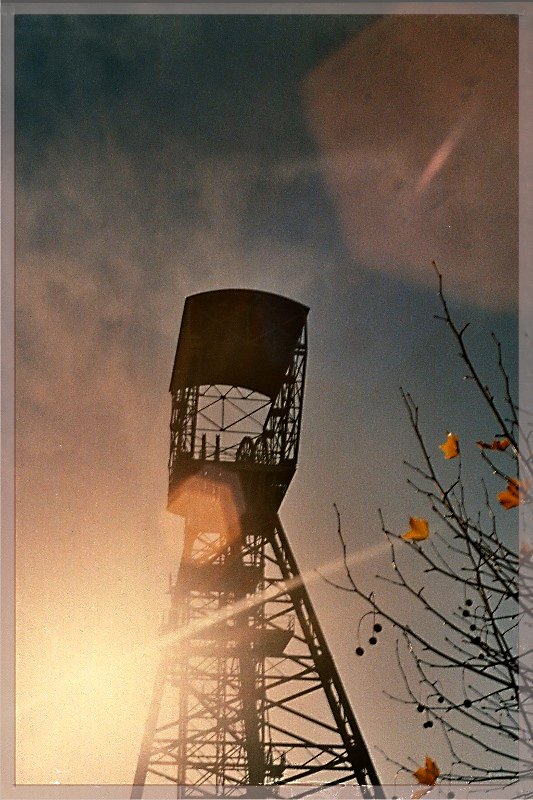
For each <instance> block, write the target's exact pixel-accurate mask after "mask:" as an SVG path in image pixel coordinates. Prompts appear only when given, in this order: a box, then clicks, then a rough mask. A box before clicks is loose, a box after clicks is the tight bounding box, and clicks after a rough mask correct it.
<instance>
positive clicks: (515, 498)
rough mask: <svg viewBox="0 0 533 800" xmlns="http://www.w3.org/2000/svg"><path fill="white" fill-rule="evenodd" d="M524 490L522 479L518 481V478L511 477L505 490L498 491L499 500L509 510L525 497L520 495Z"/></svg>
mask: <svg viewBox="0 0 533 800" xmlns="http://www.w3.org/2000/svg"><path fill="white" fill-rule="evenodd" d="M523 491H524V488H523V486H522V484H521V483H520V481H517V480H516V478H510V479H509V481H508V483H507V489H505V490H504V491H503V492H498V502H499V503H500V504H501V505H502V506H503V507H504V508H506V509H507V510H509V509H510V508H516V506H518V505H520V503H521V502H522V500H523V499H524V498H523V497H521V496H520V493H521V492H523Z"/></svg>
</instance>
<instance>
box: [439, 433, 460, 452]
mask: <svg viewBox="0 0 533 800" xmlns="http://www.w3.org/2000/svg"><path fill="white" fill-rule="evenodd" d="M439 448H440V449H441V450H442V452H443V453H444V458H456V457H457V456H458V455H459V439H458V438H457V436H456V435H455V433H449V434H448V436H447V438H446V441H445V442H443V443H442V444H439Z"/></svg>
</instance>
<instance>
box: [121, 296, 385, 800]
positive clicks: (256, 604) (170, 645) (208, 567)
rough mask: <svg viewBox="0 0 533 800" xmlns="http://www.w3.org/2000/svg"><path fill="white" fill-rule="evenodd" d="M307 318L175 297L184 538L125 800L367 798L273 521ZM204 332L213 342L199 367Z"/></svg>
mask: <svg viewBox="0 0 533 800" xmlns="http://www.w3.org/2000/svg"><path fill="white" fill-rule="evenodd" d="M214 296H216V297H214ZM215 300H216V301H217V302H216V304H215V303H214V301H215ZM188 304H189V305H188ZM191 306H192V308H191ZM265 306H266V309H267V311H268V314H265ZM213 309H216V312H215V316H216V320H215V322H213V320H212V315H213ZM206 315H208V319H209V322H206ZM265 316H266V317H267V319H266V323H267V324H265ZM306 316H307V309H306V308H305V307H303V306H300V305H299V304H297V303H293V302H292V301H289V300H286V299H285V298H280V297H277V296H276V295H266V294H265V293H262V292H251V291H246V290H226V291H223V292H210V293H205V294H204V295H195V296H193V297H191V298H188V300H187V302H186V307H185V311H184V319H183V321H182V329H181V332H180V339H179V342H178V351H177V354H176V362H175V368H174V373H173V380H172V383H171V392H172V417H171V447H170V460H169V473H170V481H169V509H170V510H171V511H173V512H175V513H177V514H180V515H181V516H183V517H184V518H185V540H184V549H183V553H182V557H181V563H180V567H179V570H178V573H177V575H176V577H175V578H174V577H173V576H172V575H171V578H170V581H169V593H170V597H171V608H170V612H169V616H168V621H167V622H166V624H165V625H164V627H163V630H162V635H163V639H162V641H163V655H162V659H161V663H160V667H159V671H158V675H157V677H156V681H155V686H154V691H153V696H152V702H151V707H150V711H149V715H148V720H147V723H146V729H145V734H144V739H143V743H142V746H141V752H140V755H139V760H138V764H137V771H136V774H135V779H134V787H133V792H132V797H141V795H142V788H143V786H144V785H145V784H146V783H169V784H175V785H177V786H178V787H180V790H179V791H180V792H181V795H182V796H187V795H196V796H199V794H200V796H201V792H202V789H205V788H208V787H216V788H217V789H221V790H222V791H225V790H231V788H232V787H243V786H255V787H259V786H261V787H268V786H271V787H272V789H273V790H274V789H275V788H276V787H280V786H281V785H283V784H303V785H304V786H309V785H311V786H334V785H339V784H354V783H355V784H358V785H359V787H361V789H362V791H363V793H364V795H365V796H368V797H374V796H380V790H379V780H378V777H377V774H376V772H375V769H374V767H373V764H372V761H371V759H370V755H369V753H368V750H367V747H366V744H365V742H364V739H363V737H362V735H361V732H360V730H359V727H358V725H357V722H356V719H355V716H354V714H353V712H352V709H351V707H350V703H349V701H348V698H347V696H346V693H345V691H344V688H343V685H342V682H341V680H340V677H339V674H338V672H337V669H336V667H335V664H334V661H333V658H332V656H331V653H330V651H329V649H328V646H327V643H326V640H325V638H324V635H323V633H322V631H321V629H320V626H319V623H318V620H317V618H316V615H315V612H314V610H313V607H312V604H311V601H310V598H309V595H308V593H307V590H306V588H305V584H304V581H303V580H302V577H301V575H300V573H299V571H298V567H297V564H296V560H295V558H294V555H293V553H292V551H291V548H290V545H289V542H288V540H287V537H286V535H285V532H284V530H283V527H282V525H281V522H280V519H279V516H278V509H279V505H280V503H281V500H282V499H283V496H284V494H285V492H286V490H287V487H288V486H289V483H290V480H291V478H292V476H293V474H294V471H295V467H296V460H297V455H298V443H299V435H300V422H301V413H302V402H303V389H304V378H305V363H306V354H307V342H306ZM243 320H244V322H243ZM209 323H211V325H212V326H214V328H215V329H216V330H218V331H219V332H222V333H219V337H218V340H217V342H212V343H211V347H212V348H213V349H214V351H215V352H213V353H212V356H211V362H209V361H208V362H207V363H206V360H205V356H204V363H203V366H202V368H201V369H198V368H197V367H196V366H195V364H196V362H197V359H198V358H199V357H200V355H199V354H200V348H202V351H201V352H202V353H203V352H204V351H203V348H205V346H206V343H205V342H202V338H205V337H206V336H209V334H210V324H209ZM289 323H290V324H289ZM258 330H259V331H264V333H262V335H261V336H258V335H257V331H258ZM272 339H273V340H274V346H272ZM250 342H251V346H250ZM217 348H218V351H217ZM228 352H231V353H232V358H228V359H226V366H225V367H224V368H223V369H221V368H220V360H221V359H222V360H223V358H224V354H225V353H228ZM269 358H270V361H269ZM243 362H244V365H245V366H244V370H243ZM236 365H237V367H236ZM235 370H237V372H235ZM210 377H212V378H213V379H215V378H216V379H217V380H216V382H215V380H213V381H212V382H209V380H205V378H207V379H209V378H210ZM220 378H223V381H222V382H221V381H220ZM237 379H239V382H240V385H236V384H237ZM243 384H244V385H243ZM302 788H303V787H302Z"/></svg>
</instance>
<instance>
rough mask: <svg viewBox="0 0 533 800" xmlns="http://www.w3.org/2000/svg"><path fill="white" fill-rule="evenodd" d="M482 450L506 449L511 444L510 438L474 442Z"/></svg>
mask: <svg viewBox="0 0 533 800" xmlns="http://www.w3.org/2000/svg"><path fill="white" fill-rule="evenodd" d="M476 444H477V446H478V447H480V448H481V449H482V450H507V448H508V447H509V445H510V444H511V441H510V439H507V438H505V439H493V440H492V442H481V441H479V442H476Z"/></svg>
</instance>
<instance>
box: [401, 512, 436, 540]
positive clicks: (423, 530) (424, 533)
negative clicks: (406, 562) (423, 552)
mask: <svg viewBox="0 0 533 800" xmlns="http://www.w3.org/2000/svg"><path fill="white" fill-rule="evenodd" d="M409 525H410V526H411V528H410V529H409V530H408V531H407V533H403V534H402V537H401V538H402V539H405V540H406V541H411V542H423V541H424V539H427V538H428V536H429V525H428V521H427V519H420V518H419V517H409Z"/></svg>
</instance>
